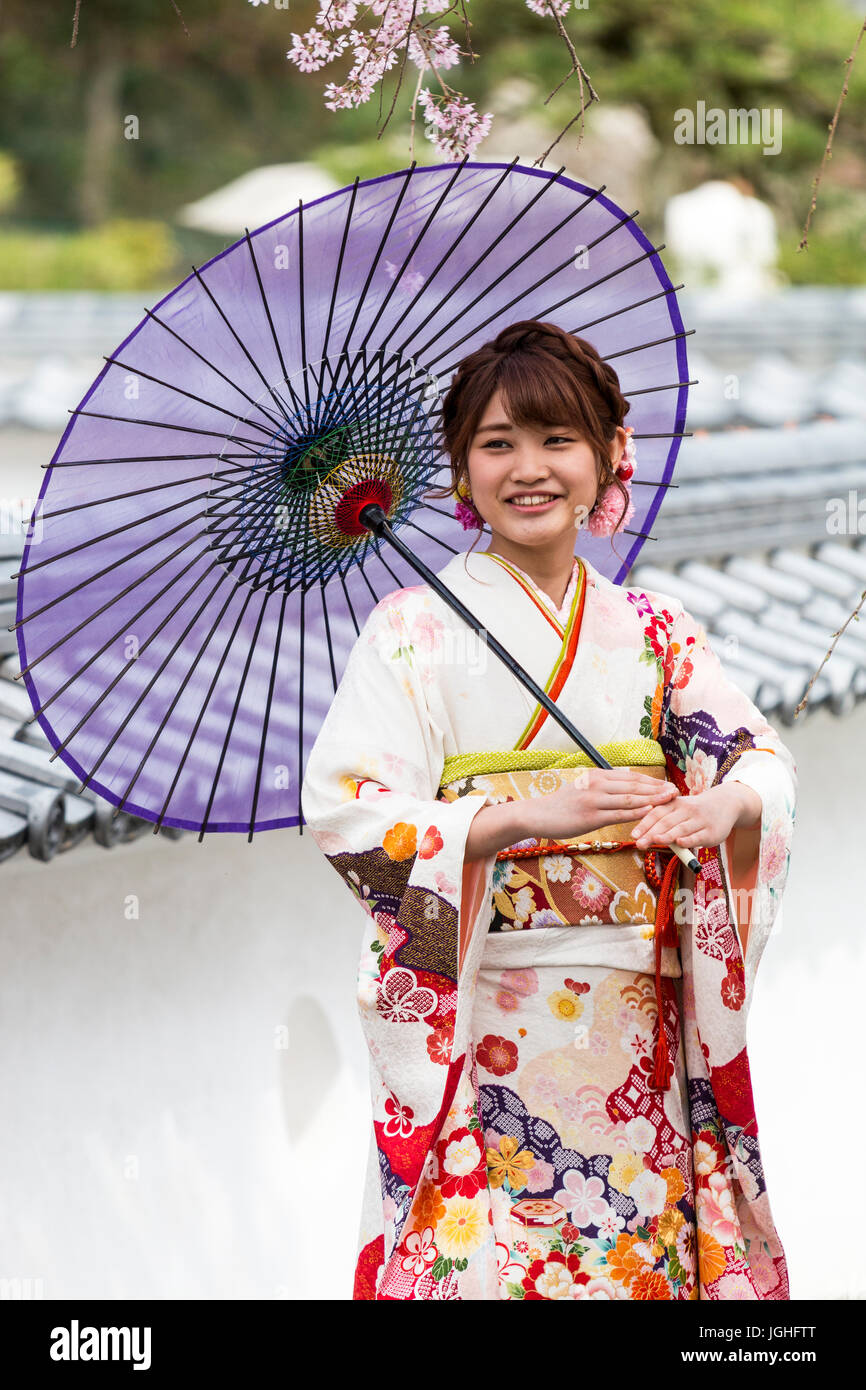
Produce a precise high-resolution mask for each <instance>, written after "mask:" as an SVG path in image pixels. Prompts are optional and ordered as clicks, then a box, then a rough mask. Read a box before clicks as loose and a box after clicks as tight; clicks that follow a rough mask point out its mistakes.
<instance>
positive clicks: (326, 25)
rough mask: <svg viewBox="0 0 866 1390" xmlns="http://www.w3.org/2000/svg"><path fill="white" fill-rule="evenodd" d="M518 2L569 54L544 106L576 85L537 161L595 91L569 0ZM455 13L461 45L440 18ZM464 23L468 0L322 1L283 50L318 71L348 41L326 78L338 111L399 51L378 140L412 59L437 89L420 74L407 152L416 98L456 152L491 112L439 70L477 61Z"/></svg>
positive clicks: (369, 88)
mask: <svg viewBox="0 0 866 1390" xmlns="http://www.w3.org/2000/svg"><path fill="white" fill-rule="evenodd" d="M250 3H251V4H254V5H257V4H259V3H262V0H250ZM265 3H267V0H265ZM524 3H525V4H526V6H527V8H528V9H529V10H531V11H532V13H534V14H537V15H538V16H539V17H540V18H549V17H551V16H552V18H553V20H554V23H555V25H556V29H557V32H558V33H559V35H560V37H561V38H562V39H563V41H564V43H565V45H566V48H567V50H568V54H569V58H570V60H571V67H570V70H569V71H568V72H567V73H566V75H565V77H564V78H563V79H562V81H561V82H559V83H558V84H557V86H556V87H555V88H554V90H553V91H552V92H551V93H550V95H549V96H548V97H547V99H546V101H545V105H547V104H548V102H550V101H551V100H552V98H553V97H554V96H556V94H557V92H558V91H559V90H560V89H561V88H562V87H563V86H564V84H565V83H566V82H567V81H568V80H569V79H570V78H571V77H573V76H574V75H575V73H576V74H577V77H578V83H579V86H580V110H579V112H578V113H577V115H576V116H574V117H573V118H572V120H571V121H569V122H568V124H567V125H566V126H565V128H564V129H563V130H562V132H561V133H560V134H559V135H558V136H557V138H556V140H554V141H553V144H552V145H551V146H550V147H549V149H548V150H546V151H545V153H544V154H543V155H542V156H541V160H536V161H535V162H536V164H538V163H540V162H543V161H544V159H545V158H546V157H547V155H548V154H549V153H550V150H551V149H553V148H554V146H555V145H556V144H558V143H559V141H560V140H561V139H562V137H563V135H565V133H566V131H567V130H569V129H570V127H571V126H572V125H573V124H574V121H576V120H580V121H581V122H582V120H583V116H584V112H585V110H586V107H587V106H588V105H589V104H590V103H591V102H593V101H597V100H598V94H597V92H596V91H595V89H594V88H593V85H592V82H591V81H590V78H589V75H588V74H587V72H586V71H585V69H584V68H583V66H582V65H581V63H580V60H579V59H578V56H577V53H576V52H575V49H574V45H573V43H572V42H571V39H570V38H569V36H568V33H567V32H566V29H565V25H564V23H563V15H565V14H566V12H567V11H568V10H569V9H570V7H571V0H524ZM360 12H363V14H364V15H373V16H375V17H376V18H377V19H378V20H379V24H378V27H375V28H374V27H370V28H368V29H366V30H362V29H361V28H359V27H357V22H358V19H359V13H360ZM456 12H459V15H460V17H461V19H462V20H463V28H464V31H465V42H466V45H467V46H466V48H461V47H460V46H459V44H458V43H457V41H456V39H455V38H454V37H453V35H452V34H451V32H450V30H449V29H448V28H447V26H446V25H445V24H443V23H442V22H441V21H442V20H443V19H447V18H448V17H449V16H452V15H454V14H455V13H456ZM434 15H435V16H436V21H435V22H434V19H433V16H434ZM470 28H471V24H470V20H469V10H468V0H369V3H367V4H366V5H362V3H361V0H321V3H320V6H319V11H318V13H317V15H316V20H315V23H314V25H313V27H312V28H311V29H308V30H307V32H306V33H304V34H296V33H293V34H292V47H291V48H290V49H289V51H288V53H287V54H286V56H287V58H288V59H289V61H290V62H293V63H295V65H296V66H297V67H298V68H299V69H300V70H301V71H302V72H317V71H318V70H319V69H320V68H322V67H324V66H325V64H326V63H329V62H331V61H332V60H333V59H335V58H338V57H340V56H341V55H342V54H343V53H344V52H345V50H346V49H347V48H348V47H350V46H351V49H352V51H353V55H354V62H353V65H352V68H351V70H350V71H349V73H348V74H347V76H346V78H345V80H344V81H343V82H340V83H337V82H328V83H326V84H325V89H324V96H325V106H326V108H327V109H328V110H329V111H339V110H342V109H345V108H346V107H358V106H361V105H362V104H363V103H364V102H366V101H369V99H370V97H371V96H372V95H373V92H374V90H375V88H376V86H377V85H378V84H379V83H380V82H382V79H383V78H384V75H385V73H386V72H387V71H388V69H389V68H391V67H393V65H394V64H395V63H396V62H397V61H398V57H397V55H398V54H399V55H400V57H399V70H398V72H397V83H396V88H395V91H394V94H393V97H392V99H391V105H390V107H389V109H388V113H387V115H386V116H385V119H384V121H383V123H382V125H381V127H380V129H379V133H378V138H379V139H381V137H382V135H383V133H384V131H385V129H386V127H387V125H388V122H389V121H390V119H391V116H392V115H393V113H394V110H395V109H396V105H397V98H398V96H399V94H400V91H401V90H402V84H403V79H404V77H405V74H406V68H407V63H408V62H413V63H414V64H415V66H416V67H417V68H418V69H419V72H420V73H421V77H422V79H423V76H424V74H426V73H429V74H432V77H433V79H434V80H435V81H436V82H437V83H438V85H439V88H440V93H438V94H434V92H432V91H430V89H429V88H428V87H425V86H424V85H423V81H419V82H418V83H417V84H416V87H415V91H414V93H413V96H412V102H411V109H410V148H411V150H412V154H413V157H414V142H415V121H416V115H417V108H418V106H419V105H420V107H421V109H422V111H423V114H424V121H425V132H424V133H425V135H426V136H427V138H428V139H429V140H431V141H432V143H433V145H434V146H435V148H436V151H437V153H438V154H441V155H443V156H445V157H446V158H453V159H461V158H463V157H464V156H468V155H469V154H471V153H472V151H473V150H474V149H475V147H476V146H477V145H478V144H479V143H480V142H481V141H482V140H483V139H484V138H485V136H486V135H487V134H488V133H489V131H490V126H491V124H492V121H493V112H492V111H486V112H484V114H483V115H482V114H481V113H480V112H479V111H478V110H477V109H476V107H475V105H474V103H473V102H471V101H467V100H466V98H465V97H464V96H463V95H462V94H461V93H460V92H459V91H457V90H456V89H455V88H453V87H451V86H449V85H448V83H447V82H446V81H445V80H444V78H443V77H442V72H443V71H444V70H445V69H447V68H450V67H455V66H457V65H458V64H459V63H460V60H461V59H462V58H469V59H470V61H471V62H473V63H474V62H475V59H476V57H477V55H476V53H475V51H474V50H473V48H472V41H471V37H470ZM587 91H588V92H589V100H587V97H586V93H587ZM382 106H383V92H382V90H381V89H380V92H379V116H380V118H381V116H382Z"/></svg>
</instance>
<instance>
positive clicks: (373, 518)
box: [358, 502, 701, 874]
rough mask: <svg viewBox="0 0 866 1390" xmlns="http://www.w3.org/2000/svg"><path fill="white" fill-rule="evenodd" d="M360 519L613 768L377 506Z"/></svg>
mask: <svg viewBox="0 0 866 1390" xmlns="http://www.w3.org/2000/svg"><path fill="white" fill-rule="evenodd" d="M358 519H359V520H360V521H361V522H363V524H364V525H365V526H366V527H367V528H368V529H369V530H370V531H373V532H374V533H375V534H376V535H377V536H378V537H379V538H380V539H384V540H387V541H390V543H391V545H393V547H394V549H395V550H397V551H399V553H400V554H401V555H402V556H403V559H404V560H405V561H406V562H407V563H408V564H409V565H411V566H412V568H413V569H414V570H415V571H416V572H417V573H418V574H420V575H421V577H422V579H424V580H426V582H427V583H428V584H429V585H430V587H431V589H435V591H436V593H437V594H438V595H439V597H440V598H441V599H443V600H444V601H445V603H447V604H448V606H449V607H450V608H453V610H454V612H455V613H456V614H457V616H458V617H460V618H462V619H463V621H464V622H465V623H468V624H469V626H470V627H471V628H472V629H473V631H474V632H477V633H478V635H479V637H482V638H483V640H484V641H485V642H486V643H487V646H488V647H489V648H490V650H491V651H492V652H493V653H494V654H495V655H496V656H498V657H499V660H500V661H501V662H502V663H503V664H504V665H505V666H507V667H508V669H509V671H511V672H512V674H513V675H515V676H516V677H517V679H518V680H519V681H520V682H521V684H522V685H524V686H525V687H526V689H527V690H528V691H529V693H530V694H531V695H533V696H534V697H535V699H536V700H537V701H538V703H539V704H540V705H542V706H543V707H544V708H545V709H546V710H547V712H548V714H549V715H550V716H551V717H552V718H553V719H555V720H556V722H557V724H559V726H560V728H562V729H564V730H565V732H566V733H567V734H568V736H569V738H572V739H574V742H575V743H576V744H578V745H579V747H580V748H582V749H583V751H584V753H586V755H587V757H588V758H591V759H592V761H593V762H594V763H595V764H596V765H597V766H598V767H602V768H608V769H610V768H611V767H612V764H611V763H609V762H608V761H607V758H605V757H604V755H603V754H602V753H599V751H598V749H597V748H595V747H594V746H593V745H592V744H591V743H590V741H589V739H588V738H585V737H584V735H583V734H582V733H581V732H580V730H579V729H578V728H576V727H575V725H574V724H572V722H571V720H570V719H569V718H568V717H567V716H566V715H564V714H563V712H562V710H561V709H560V708H559V706H558V705H556V704H555V703H554V701H553V700H551V698H550V696H549V695H548V694H547V691H546V690H542V688H541V686H540V685H539V684H538V683H537V681H534V680H533V679H532V677H531V676H530V674H529V672H528V671H525V670H524V669H523V667H522V666H521V665H520V663H519V662H518V661H515V659H514V657H513V656H512V655H511V653H510V652H509V651H507V650H506V648H505V647H503V645H502V643H501V642H499V641H497V639H496V638H495V637H494V636H493V634H492V632H490V631H489V630H488V629H486V628H485V627H484V626H483V625H482V624H481V623H480V622H479V621H478V619H477V618H476V617H475V615H474V614H473V613H470V611H469V609H468V608H467V607H466V605H465V604H463V603H461V601H460V599H459V598H458V597H457V595H456V594H452V592H451V590H450V589H449V588H448V587H447V585H445V584H443V583H442V580H441V579H440V578H439V576H438V575H436V574H434V573H433V571H432V570H431V569H429V568H428V566H427V565H425V564H424V561H423V560H419V559H418V557H417V556H416V555H413V553H412V551H411V550H410V549H409V547H408V546H407V545H406V544H405V543H404V542H403V541H401V540H400V538H399V536H398V535H397V534H396V532H395V531H393V530H392V528H391V527H390V525H389V524H388V518H387V516H386V514H385V512H384V511H383V509H382V507H380V505H379V503H378V502H368V503H367V504H366V506H364V507H362V508H361V510H360V512H359V513H358ZM669 848H670V849H671V850H672V851H673V853H674V854H675V855H676V856H677V858H678V859H680V860H682V862H683V864H685V866H686V868H687V869H691V871H692V873H693V874H699V873H700V872H701V866H700V864H699V863H698V860H697V859H696V858H695V856H694V854H693V853H692V851H691V850H690V849H687V848H686V847H685V846H684V845H670V846H669Z"/></svg>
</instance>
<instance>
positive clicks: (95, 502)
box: [25, 473, 237, 573]
mask: <svg viewBox="0 0 866 1390" xmlns="http://www.w3.org/2000/svg"><path fill="white" fill-rule="evenodd" d="M219 476H221V475H220V474H217V473H196V474H194V475H193V477H191V478H175V479H172V480H171V482H167V483H148V484H147V486H145V487H136V488H131V489H130V491H129V492H115V493H113V494H112V495H110V496H107V497H93V498H91V499H90V501H88V502H74V503H73V504H72V505H71V506H69V507H54V508H53V509H52V510H51V511H50V512H43V518H44V519H45V520H46V521H48V520H53V519H54V518H55V517H58V516H69V515H70V514H74V513H75V512H84V511H87V510H88V509H89V508H90V507H104V506H106V505H107V504H108V503H112V502H126V501H127V500H128V499H129V498H130V497H143V496H144V495H145V494H146V493H148V492H164V491H165V490H166V488H171V487H185V486H186V484H187V483H209V482H212V481H213V480H214V478H216V477H219ZM224 486H225V487H226V488H228V487H237V484H236V483H226V484H225V485H224ZM218 490H219V491H222V490H223V489H222V488H220V489H218ZM210 495H212V493H211V491H210V490H209V491H208V492H199V493H196V494H195V496H192V497H190V498H188V500H189V501H191V502H193V501H195V502H197V501H200V500H201V498H202V497H208V496H210ZM150 515H155V513H151V514H150ZM28 572H29V570H28V571H25V573H28Z"/></svg>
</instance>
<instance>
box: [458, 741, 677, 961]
mask: <svg viewBox="0 0 866 1390" xmlns="http://www.w3.org/2000/svg"><path fill="white" fill-rule="evenodd" d="M582 770H583V769H578V768H554V767H548V768H539V769H536V770H528V769H527V770H517V771H511V772H493V773H486V774H483V773H479V774H476V775H474V776H469V777H466V778H463V779H461V782H460V784H459V785H458V786H456V787H453V788H452V787H444V788H443V789H442V795H443V797H444V798H445V799H446V800H451V799H453V798H454V796H457V795H463V796H465V795H466V794H468V793H473V792H484V793H486V794H487V795H488V797H489V799H490V801H491V802H493V803H496V802H504V801H519V800H522V799H524V798H526V797H532V796H545V795H548V794H549V793H551V792H555V791H558V790H559V789H560V788H561V787H563V786H566V785H568V784H570V783H573V782H574V781H575V780H576V779H577V778H578V777H579V776H580V774H581V772H582ZM638 770H639V771H641V772H643V773H645V774H647V775H649V776H657V777H658V778H659V779H660V780H661V781H664V780H665V769H664V767H659V766H647V767H643V766H642V767H640V768H639V769H638ZM633 826H634V821H631V822H623V823H618V824H612V825H609V826H604V827H602V828H600V829H598V830H595V831H593V833H592V835H587V836H584V837H582V838H571V839H569V840H563V841H559V842H557V844H556V845H555V846H553V847H552V848H550V847H549V846H550V844H551V842H550V841H547V842H545V841H532V840H527V841H524V842H521V843H519V844H516V845H512V846H509V847H508V848H506V849H504V850H501V851H499V853H498V854H497V858H496V865H495V867H494V870H493V893H492V897H491V913H490V925H489V930H490V931H520V930H523V929H526V928H532V927H535V928H537V927H552V926H564V925H581V924H588V923H607V924H610V925H623V924H625V923H629V922H640V923H644V924H646V926H647V927H648V928H651V927H652V924H653V923H654V922H655V918H656V904H657V893H656V890H655V888H654V887H653V886H652V885H651V884H650V883H649V882H648V881H647V876H646V872H645V868H644V855H643V852H641V851H639V850H636V849H635V848H634V847H633V844H632V843H631V838H630V835H629V833H628V832H629V831H630V830H631V829H632V828H633ZM536 845H537V846H538V847H539V848H538V852H537V853H531V852H530V851H532V850H533V849H534V848H535V846H536ZM545 846H548V847H545ZM509 850H519V851H520V853H519V854H518V855H515V856H514V857H511V856H510V854H509ZM651 935H652V931H651V930H650V931H648V932H647V936H651Z"/></svg>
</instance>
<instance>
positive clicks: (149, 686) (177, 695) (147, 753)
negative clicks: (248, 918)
mask: <svg viewBox="0 0 866 1390" xmlns="http://www.w3.org/2000/svg"><path fill="white" fill-rule="evenodd" d="M217 563H220V562H218V560H214V563H213V564H211V566H209V569H207V570H206V574H204V575H203V577H202V578H204V577H206V575H207V574H209V573H210V570H211V569H214V564H217ZM247 575H249V566H247V567H246V570H245V573H243V575H242V577H240V578H239V580H238V582H240V584H242V582H245V581H246V578H247ZM199 582H202V581H199ZM220 582H221V581H218V582H217V584H215V585H214V587H213V589H211V592H210V594H209V596H207V599H206V600H204V603H203V605H202V606H200V607H199V612H197V613H195V614H193V617H192V619H190V621H189V624H188V627H186V630H185V632H182V634H181V637H179V638H178V641H177V642H175V645H174V648H172V651H171V652H170V653H168V656H167V657H165V659H164V662H163V664H161V666H160V667H158V669H157V670H156V671H154V674H153V676H152V678H150V681H149V684H147V687H146V689H145V691H143V692H142V694H140V695H139V699H138V701H136V703H135V706H133V708H132V709H131V710H129V713H128V714H126V719H125V720H124V726H125V724H126V723H128V721H129V719H131V717H132V716H133V714H135V712H136V710H138V708H139V706H140V703H142V701H143V699H145V698H146V695H147V694H149V692H150V689H152V688H153V685H154V684H156V681H157V678H158V677H160V676H161V673H163V670H165V667H167V664H168V662H170V660H171V659H172V656H174V653H175V652H177V649H178V648H179V645H181V644H182V642H183V641H185V638H186V635H188V634H189V632H190V630H192V628H193V626H195V623H196V621H197V620H199V617H200V614H202V613H203V612H204V607H206V605H207V603H209V602H210V599H211V598H213V595H214V594H215V592H217V589H218V587H220ZM163 592H164V591H163ZM235 592H236V589H232V591H231V592H229V595H228V598H227V600H225V603H224V605H222V610H221V613H220V614H218V616H217V619H215V621H214V624H213V627H211V631H210V638H213V635H214V632H215V631H217V630H218V627H220V623H221V621H222V614H224V613H225V610H227V609H228V605H229V603H231V600H232V598H234V596H235ZM252 595H253V588H249V589H247V594H246V599H245V603H243V607H242V610H240V614H239V619H238V624H239V621H240V619H242V617H243V614H245V613H246V609H247V606H249V603H250V600H252ZM160 596H161V595H160ZM186 598H189V595H185V596H183V598H182V599H181V600H179V603H178V605H177V606H175V609H174V610H172V612H171V613H168V614H167V616H165V619H163V621H161V623H160V626H158V627H157V628H156V630H154V631H153V632H152V634H150V635H149V638H147V644H149V642H152V641H153V638H154V637H156V635H157V634H158V632H160V631H161V630H163V627H164V626H165V623H168V621H170V620H171V619H172V617H174V613H175V612H178V609H179V607H181V605H182V603H183V602H186ZM286 600H288V592H284V600H282V610H281V626H282V613H284V612H285V605H286ZM265 607H267V599H265V600H264V602H263V603H261V607H260V614H259V623H257V626H256V637H254V638H253V642H254V641H256V638H257V635H259V627H260V624H261V619H263V614H264V609H265ZM238 624H236V626H235V632H234V634H232V642H234V637H235V635H236V632H238ZM210 638H209V642H210ZM147 644H146V645H147ZM204 645H206V644H203V645H202V648H200V649H199V653H197V656H196V660H195V663H193V667H190V670H189V671H188V673H186V676H185V677H183V681H182V684H181V687H179V689H178V691H177V692H175V696H174V699H172V702H171V706H170V708H168V710H167V713H165V716H164V717H163V721H161V724H160V728H158V730H157V733H156V734H154V737H153V739H152V742H150V745H149V748H147V749H146V751H145V753H143V756H142V759H140V762H139V766H138V769H136V771H135V774H133V777H132V780H131V781H129V783H128V784H126V788H125V790H124V794H122V796H121V802H120V805H121V806H122V803H124V802H125V801H126V798H128V795H129V792H131V790H132V787H133V785H135V783H136V781H138V778H139V776H140V773H142V770H143V767H145V763H146V762H147V759H149V758H150V753H152V752H153V748H154V746H156V742H157V739H158V737H160V734H161V731H163V728H164V726H165V723H167V720H168V717H170V714H171V713H172V710H174V708H175V705H177V702H178V701H179V698H181V695H182V692H183V689H185V688H186V684H188V682H189V678H190V676H192V671H193V669H195V666H196V664H197V662H199V659H200V656H202V653H203V651H204ZM277 651H278V648H277ZM277 651H275V656H277ZM225 656H227V649H225V651H224V653H222V659H221V662H220V670H221V669H222V664H224V660H225ZM275 656H274V659H275ZM247 669H249V663H247ZM120 674H121V676H122V674H124V673H122V671H121V673H120ZM213 689H214V685H211V691H210V692H209V698H207V702H210V694H213ZM204 708H206V706H204ZM203 713H204V709H203V710H202V712H200V714H199V720H200V717H202V714H203ZM199 720H197V721H196V724H195V727H193V731H192V734H190V737H189V741H188V745H186V751H185V755H183V762H185V760H186V756H188V753H189V751H190V748H192V742H193V739H195V735H196V731H197V727H199ZM113 742H114V739H113ZM108 746H111V745H108ZM106 752H107V749H106ZM101 756H104V753H103V755H101ZM100 763H101V758H100ZM96 766H97V767H99V763H97V765H96ZM93 771H96V769H93V770H92V771H90V777H92V776H93ZM178 776H179V770H178ZM217 780H218V774H217ZM175 784H177V777H175V781H174V783H172V787H171V788H170V792H168V798H167V799H165V802H164V803H163V809H161V812H160V819H158V821H157V827H156V828H157V830H158V826H160V824H161V820H163V817H164V815H165V809H167V806H168V802H170V799H171V792H172V791H174V785H175ZM214 792H215V783H214V785H213V787H211V799H210V801H209V808H207V812H206V816H204V821H206V820H207V815H209V813H210V806H211V803H213V795H214ZM115 815H117V812H115ZM253 820H254V809H253ZM154 833H156V831H154ZM203 834H204V830H202V834H200V835H199V841H200V840H202V838H203Z"/></svg>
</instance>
